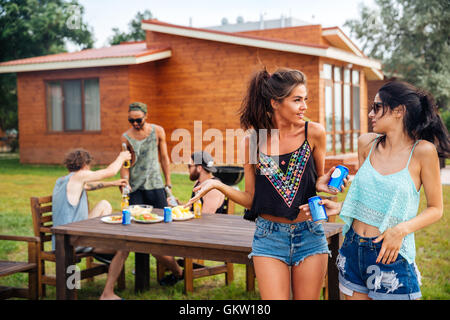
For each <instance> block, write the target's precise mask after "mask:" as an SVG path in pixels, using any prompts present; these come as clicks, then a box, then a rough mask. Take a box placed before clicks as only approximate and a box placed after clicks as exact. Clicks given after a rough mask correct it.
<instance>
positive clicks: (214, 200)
mask: <svg viewBox="0 0 450 320" xmlns="http://www.w3.org/2000/svg"><path fill="white" fill-rule="evenodd" d="M188 171H189V179H190V180H191V181H195V184H194V187H193V188H195V187H197V186H198V185H199V184H201V183H203V182H205V181H206V180H209V179H218V178H216V177H214V176H213V174H212V173H213V172H217V168H216V167H215V166H214V159H213V157H212V156H211V154H209V153H208V152H206V151H197V152H194V153H193V154H192V155H191V158H190V160H189V164H188ZM194 195H195V194H194V192H192V195H191V198H192V197H194ZM177 201H178V200H177ZM200 201H201V202H202V214H208V213H227V212H226V209H225V196H224V194H223V193H222V192H220V191H218V190H215V189H214V190H211V191H210V192H208V193H207V194H206V195H204V196H203V197H202V198H201V199H200ZM193 210H194V209H193V207H191V211H193ZM177 263H178V264H179V265H180V266H181V267H184V259H178V260H177ZM193 267H194V269H198V268H203V267H204V266H203V265H201V264H197V263H194V264H193ZM183 276H184V272H183V275H182V276H178V277H177V276H175V275H174V274H173V273H172V274H169V275H167V276H165V277H164V278H162V279H161V281H160V284H162V285H174V284H175V283H177V282H178V281H180V280H182V279H183Z"/></svg>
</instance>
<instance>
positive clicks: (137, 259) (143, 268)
mask: <svg viewBox="0 0 450 320" xmlns="http://www.w3.org/2000/svg"><path fill="white" fill-rule="evenodd" d="M134 268H135V272H136V276H135V279H134V291H135V292H139V291H145V290H148V289H150V255H149V254H148V253H140V252H136V253H135V254H134Z"/></svg>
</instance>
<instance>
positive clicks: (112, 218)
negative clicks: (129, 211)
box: [100, 215, 122, 224]
mask: <svg viewBox="0 0 450 320" xmlns="http://www.w3.org/2000/svg"><path fill="white" fill-rule="evenodd" d="M100 220H102V221H103V222H104V223H111V224H119V223H122V215H115V216H106V217H102V218H101V219H100Z"/></svg>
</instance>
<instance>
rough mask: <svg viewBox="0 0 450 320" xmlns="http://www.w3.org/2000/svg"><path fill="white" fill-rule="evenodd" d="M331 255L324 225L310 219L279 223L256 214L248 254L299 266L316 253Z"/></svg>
mask: <svg viewBox="0 0 450 320" xmlns="http://www.w3.org/2000/svg"><path fill="white" fill-rule="evenodd" d="M322 253H326V254H329V255H330V254H331V252H330V250H329V249H328V243H327V238H326V236H325V231H324V228H323V225H322V224H320V223H315V222H312V221H304V222H297V223H292V224H290V223H278V222H273V221H269V220H266V219H264V218H261V217H258V218H257V219H256V230H255V235H254V237H253V245H252V252H251V253H250V254H249V255H248V257H249V258H251V257H252V256H258V257H271V258H275V259H278V260H281V261H283V262H284V263H286V264H287V265H288V266H294V265H295V266H298V265H299V264H300V262H302V261H303V260H305V258H307V257H309V256H312V255H315V254H322Z"/></svg>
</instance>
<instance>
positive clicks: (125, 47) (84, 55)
mask: <svg viewBox="0 0 450 320" xmlns="http://www.w3.org/2000/svg"><path fill="white" fill-rule="evenodd" d="M168 49H169V48H161V47H151V48H147V46H146V43H145V41H141V42H131V43H129V42H127V43H123V44H119V45H113V46H110V47H106V48H98V49H86V50H82V51H78V52H66V53H57V54H51V55H46V56H40V57H32V58H25V59H18V60H11V61H6V62H2V63H0V66H13V65H23V64H37V63H52V62H69V61H80V60H95V59H105V58H123V57H135V58H137V57H142V56H146V55H151V54H155V53H158V52H161V51H165V50H168Z"/></svg>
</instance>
